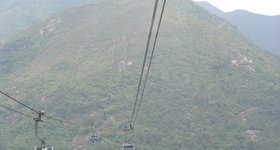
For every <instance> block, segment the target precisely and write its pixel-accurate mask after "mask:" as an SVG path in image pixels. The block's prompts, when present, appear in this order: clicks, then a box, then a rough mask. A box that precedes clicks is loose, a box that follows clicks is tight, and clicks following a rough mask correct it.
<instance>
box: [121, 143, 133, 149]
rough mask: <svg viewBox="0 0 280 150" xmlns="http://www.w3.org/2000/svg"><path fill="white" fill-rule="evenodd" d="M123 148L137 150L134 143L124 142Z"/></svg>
mask: <svg viewBox="0 0 280 150" xmlns="http://www.w3.org/2000/svg"><path fill="white" fill-rule="evenodd" d="M122 150H135V147H134V144H133V143H131V144H130V143H123V144H122Z"/></svg>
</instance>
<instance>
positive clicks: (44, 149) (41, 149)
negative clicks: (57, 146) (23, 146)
mask: <svg viewBox="0 0 280 150" xmlns="http://www.w3.org/2000/svg"><path fill="white" fill-rule="evenodd" d="M35 150H54V148H53V147H48V148H39V147H35Z"/></svg>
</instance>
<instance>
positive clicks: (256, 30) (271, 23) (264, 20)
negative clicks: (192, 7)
mask: <svg viewBox="0 0 280 150" xmlns="http://www.w3.org/2000/svg"><path fill="white" fill-rule="evenodd" d="M195 4H197V5H199V6H200V7H202V8H203V9H205V10H207V11H209V12H210V13H212V14H215V15H217V16H219V17H221V18H223V19H225V20H227V21H229V22H230V23H231V24H232V25H234V26H236V27H237V28H238V29H239V30H240V31H241V32H242V33H244V34H245V35H246V36H248V37H249V38H250V39H251V40H252V41H253V42H254V43H255V44H256V45H257V46H259V47H260V48H262V49H265V50H267V51H270V52H272V53H274V54H276V55H278V56H280V29H279V27H280V15H277V16H265V15H259V14H255V13H251V12H248V11H245V10H236V11H233V12H223V11H221V10H219V9H218V8H216V7H215V6H213V5H211V4H210V3H208V2H195Z"/></svg>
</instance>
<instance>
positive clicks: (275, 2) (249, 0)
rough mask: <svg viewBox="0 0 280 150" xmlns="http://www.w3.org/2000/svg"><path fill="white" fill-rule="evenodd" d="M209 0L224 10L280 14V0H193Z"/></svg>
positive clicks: (208, 0)
mask: <svg viewBox="0 0 280 150" xmlns="http://www.w3.org/2000/svg"><path fill="white" fill-rule="evenodd" d="M193 1H207V2H209V3H210V4H212V5H214V6H215V7H217V8H219V9H220V10H222V11H224V12H230V11H233V10H236V9H244V10H247V11H250V12H254V13H257V14H264V15H280V0H193Z"/></svg>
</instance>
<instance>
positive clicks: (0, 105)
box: [0, 104, 33, 118]
mask: <svg viewBox="0 0 280 150" xmlns="http://www.w3.org/2000/svg"><path fill="white" fill-rule="evenodd" d="M0 107H3V108H5V109H8V110H10V111H13V112H15V113H18V114H21V115H23V116H25V117H28V118H33V117H32V116H30V115H27V114H25V113H22V112H20V111H17V110H14V109H12V108H9V107H6V106H4V105H2V104H0Z"/></svg>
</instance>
